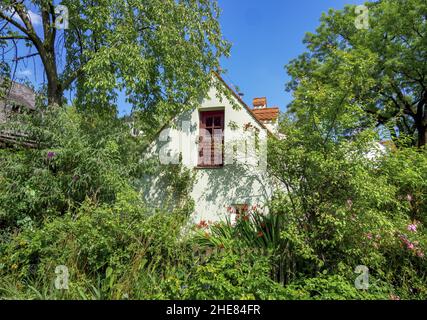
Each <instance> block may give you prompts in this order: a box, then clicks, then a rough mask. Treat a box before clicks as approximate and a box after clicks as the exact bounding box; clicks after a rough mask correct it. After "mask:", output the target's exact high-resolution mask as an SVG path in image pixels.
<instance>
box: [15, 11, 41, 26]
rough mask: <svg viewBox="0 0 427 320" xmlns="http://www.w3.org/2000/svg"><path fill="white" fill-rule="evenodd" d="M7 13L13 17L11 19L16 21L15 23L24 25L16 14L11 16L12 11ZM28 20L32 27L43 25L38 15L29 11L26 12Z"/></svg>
mask: <svg viewBox="0 0 427 320" xmlns="http://www.w3.org/2000/svg"><path fill="white" fill-rule="evenodd" d="M8 13H9V16H12V15H13V19H14V20H16V21H18V22H19V23H22V24H23V23H24V22H23V21H22V19H21V18H20V17H19V15H18V13H15V14H13V11H12V10H9V12H8ZM28 18H29V19H30V21H31V23H32V25H33V26H34V27H36V26H41V25H42V23H43V20H42V17H41V16H40V15H39V14H37V13H35V12H33V11H31V10H28Z"/></svg>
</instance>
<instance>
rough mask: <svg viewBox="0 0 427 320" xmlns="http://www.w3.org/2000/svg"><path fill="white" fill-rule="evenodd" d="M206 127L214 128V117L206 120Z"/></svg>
mask: <svg viewBox="0 0 427 320" xmlns="http://www.w3.org/2000/svg"><path fill="white" fill-rule="evenodd" d="M206 126H207V127H212V117H208V118H206Z"/></svg>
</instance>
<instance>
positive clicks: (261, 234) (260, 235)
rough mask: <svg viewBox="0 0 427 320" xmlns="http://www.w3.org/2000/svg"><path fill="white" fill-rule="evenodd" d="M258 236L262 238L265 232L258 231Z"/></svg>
mask: <svg viewBox="0 0 427 320" xmlns="http://www.w3.org/2000/svg"><path fill="white" fill-rule="evenodd" d="M256 236H257V237H258V238H261V237H263V236H264V232H262V231H259V232H258V233H257V235H256Z"/></svg>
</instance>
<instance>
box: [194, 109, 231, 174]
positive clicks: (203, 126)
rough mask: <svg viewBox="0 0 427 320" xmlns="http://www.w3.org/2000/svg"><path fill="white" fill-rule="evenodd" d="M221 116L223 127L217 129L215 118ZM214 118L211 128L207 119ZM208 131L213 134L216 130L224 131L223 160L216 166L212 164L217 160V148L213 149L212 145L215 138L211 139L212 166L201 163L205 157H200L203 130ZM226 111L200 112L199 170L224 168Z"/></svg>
mask: <svg viewBox="0 0 427 320" xmlns="http://www.w3.org/2000/svg"><path fill="white" fill-rule="evenodd" d="M218 115H221V125H220V126H219V127H220V128H217V127H218V126H215V119H214V117H215V116H218ZM209 116H212V117H213V119H212V125H211V126H208V127H207V126H206V118H207V117H209ZM202 129H204V130H208V129H212V133H213V131H214V130H215V129H221V130H222V155H221V156H222V159H221V163H220V164H214V163H212V162H214V159H215V153H214V150H215V148H214V147H212V145H213V144H214V143H215V139H214V137H211V142H210V143H211V152H212V153H211V164H205V163H203V162H201V159H203V157H201V156H200V152H201V146H202V138H203V137H202V135H201V130H202ZM224 131H225V110H224V109H219V110H206V111H205V110H199V137H198V142H199V144H198V148H197V167H198V168H213V169H215V168H222V167H224V158H225V157H224V152H225V132H224Z"/></svg>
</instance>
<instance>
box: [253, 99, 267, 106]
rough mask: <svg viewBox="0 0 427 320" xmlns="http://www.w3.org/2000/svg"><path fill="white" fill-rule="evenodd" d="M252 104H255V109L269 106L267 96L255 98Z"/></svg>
mask: <svg viewBox="0 0 427 320" xmlns="http://www.w3.org/2000/svg"><path fill="white" fill-rule="evenodd" d="M252 105H253V106H254V109H264V108H267V98H266V97H262V98H254V100H253V103H252Z"/></svg>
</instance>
